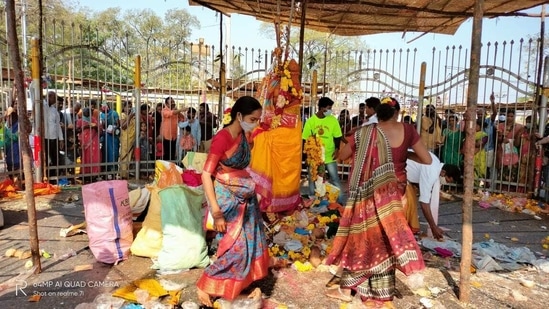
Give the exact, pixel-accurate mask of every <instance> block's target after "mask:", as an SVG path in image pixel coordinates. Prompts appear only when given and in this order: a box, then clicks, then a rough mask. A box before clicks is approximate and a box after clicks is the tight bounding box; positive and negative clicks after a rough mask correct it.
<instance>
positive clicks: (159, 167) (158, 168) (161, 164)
mask: <svg viewBox="0 0 549 309" xmlns="http://www.w3.org/2000/svg"><path fill="white" fill-rule="evenodd" d="M170 164H173V163H172V162H169V161H164V160H156V161H155V162H154V183H158V180H159V179H160V175H162V172H163V171H165V170H167V169H169V168H170ZM175 168H176V169H177V171H178V172H179V173H180V174H181V173H183V169H182V168H181V167H179V166H177V165H176V166H175Z"/></svg>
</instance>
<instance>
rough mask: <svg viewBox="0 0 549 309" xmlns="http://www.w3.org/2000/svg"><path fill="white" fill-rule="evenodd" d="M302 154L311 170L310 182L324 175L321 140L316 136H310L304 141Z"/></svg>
mask: <svg viewBox="0 0 549 309" xmlns="http://www.w3.org/2000/svg"><path fill="white" fill-rule="evenodd" d="M303 152H304V153H305V154H306V155H307V164H308V165H309V168H310V170H311V180H312V181H315V180H316V179H317V178H318V176H319V175H321V176H323V174H324V158H323V156H322V140H321V139H320V137H319V136H318V135H311V136H309V138H307V140H306V141H305V145H304V146H303Z"/></svg>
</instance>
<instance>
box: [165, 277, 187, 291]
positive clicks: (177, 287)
mask: <svg viewBox="0 0 549 309" xmlns="http://www.w3.org/2000/svg"><path fill="white" fill-rule="evenodd" d="M158 282H159V283H160V285H161V286H162V287H163V288H164V289H165V290H166V291H181V290H183V289H184V288H186V287H187V286H189V285H188V284H187V283H185V282H183V283H177V282H173V281H171V280H166V279H160V280H158Z"/></svg>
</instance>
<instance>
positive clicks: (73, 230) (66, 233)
mask: <svg viewBox="0 0 549 309" xmlns="http://www.w3.org/2000/svg"><path fill="white" fill-rule="evenodd" d="M85 228H86V221H84V222H82V223H80V224H77V225H71V226H69V227H68V228H66V229H61V231H59V236H61V237H70V236H73V235H76V234H80V233H86V230H85Z"/></svg>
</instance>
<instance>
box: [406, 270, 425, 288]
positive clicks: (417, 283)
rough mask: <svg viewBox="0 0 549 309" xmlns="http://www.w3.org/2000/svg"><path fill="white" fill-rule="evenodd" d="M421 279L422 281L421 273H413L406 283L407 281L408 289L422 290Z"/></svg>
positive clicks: (422, 283)
mask: <svg viewBox="0 0 549 309" xmlns="http://www.w3.org/2000/svg"><path fill="white" fill-rule="evenodd" d="M423 279H424V276H423V274H421V273H415V274H411V275H410V276H408V278H407V281H408V287H409V288H410V290H412V291H415V290H419V289H420V288H422V287H423V286H424V282H423Z"/></svg>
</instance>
